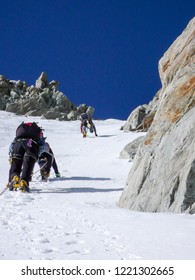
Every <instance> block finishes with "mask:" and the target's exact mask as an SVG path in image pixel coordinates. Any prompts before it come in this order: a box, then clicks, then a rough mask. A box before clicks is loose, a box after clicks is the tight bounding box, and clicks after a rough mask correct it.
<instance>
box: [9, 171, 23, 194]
mask: <svg viewBox="0 0 195 280" xmlns="http://www.w3.org/2000/svg"><path fill="white" fill-rule="evenodd" d="M19 181H20V177H19V176H18V175H14V177H13V178H12V180H11V182H10V183H9V184H8V189H9V190H10V191H13V190H17V189H18V188H19V186H20V184H19Z"/></svg>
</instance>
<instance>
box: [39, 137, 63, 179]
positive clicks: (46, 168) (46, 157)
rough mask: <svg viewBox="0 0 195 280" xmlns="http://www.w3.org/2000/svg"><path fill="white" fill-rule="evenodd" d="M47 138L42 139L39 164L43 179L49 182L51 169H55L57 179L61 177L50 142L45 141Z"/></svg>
mask: <svg viewBox="0 0 195 280" xmlns="http://www.w3.org/2000/svg"><path fill="white" fill-rule="evenodd" d="M45 139H46V138H45V137H42V139H41V140H42V141H43V143H42V145H41V146H40V149H39V156H38V164H39V167H40V173H41V178H42V180H44V181H47V179H48V177H49V175H50V170H51V167H53V169H54V172H55V175H56V177H57V178H58V177H60V173H59V170H58V166H57V163H56V160H55V157H54V153H53V151H52V149H51V147H50V145H49V143H48V142H46V141H45Z"/></svg>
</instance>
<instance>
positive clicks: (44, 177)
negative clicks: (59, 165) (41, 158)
mask: <svg viewBox="0 0 195 280" xmlns="http://www.w3.org/2000/svg"><path fill="white" fill-rule="evenodd" d="M48 178H49V173H48V172H47V171H44V170H41V179H42V181H47V179H48Z"/></svg>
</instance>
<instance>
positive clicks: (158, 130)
mask: <svg viewBox="0 0 195 280" xmlns="http://www.w3.org/2000/svg"><path fill="white" fill-rule="evenodd" d="M159 74H160V78H161V82H162V88H161V90H160V91H159V92H158V98H157V99H158V101H157V103H156V105H155V114H154V116H153V121H152V123H151V126H150V127H149V129H148V131H147V134H146V137H145V140H144V142H143V144H141V145H140V147H139V149H138V151H137V153H136V156H135V159H134V163H133V167H132V168H131V170H130V173H129V175H128V178H127V182H126V185H125V188H124V191H123V193H122V195H121V197H120V200H119V206H120V207H124V208H129V209H132V210H136V211H149V212H177V213H179V212H181V211H186V212H190V213H194V212H195V137H194V136H195V18H193V19H192V20H191V21H190V22H189V24H188V26H187V27H186V29H185V30H184V31H183V33H182V34H181V35H180V36H179V37H178V38H177V39H176V40H175V41H174V42H173V44H172V45H171V47H170V48H169V49H168V50H167V51H166V52H165V54H164V55H163V57H162V58H161V59H160V61H159ZM155 98H156V97H155Z"/></svg>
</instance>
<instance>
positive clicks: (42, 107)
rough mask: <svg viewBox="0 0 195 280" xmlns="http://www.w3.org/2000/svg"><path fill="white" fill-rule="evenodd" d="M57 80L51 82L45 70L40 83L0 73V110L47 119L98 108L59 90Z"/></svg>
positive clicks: (72, 117)
mask: <svg viewBox="0 0 195 280" xmlns="http://www.w3.org/2000/svg"><path fill="white" fill-rule="evenodd" d="M58 85H59V83H58V82H57V81H51V82H49V80H48V77H47V75H46V73H44V72H42V73H41V75H40V77H39V78H38V79H37V80H36V84H35V86H34V85H31V86H28V85H27V83H26V82H22V81H14V80H8V79H7V78H5V77H4V76H3V75H0V110H5V111H8V112H13V113H15V114H20V115H29V116H41V117H43V118H46V119H59V120H76V119H78V118H79V116H80V114H81V113H84V112H86V111H88V112H90V114H91V116H92V115H93V113H94V109H93V108H92V107H90V106H87V105H85V104H84V105H79V106H76V105H74V104H73V103H72V102H71V101H70V100H69V99H68V97H67V96H66V95H65V94H64V93H62V92H61V91H59V90H58Z"/></svg>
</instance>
